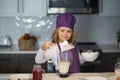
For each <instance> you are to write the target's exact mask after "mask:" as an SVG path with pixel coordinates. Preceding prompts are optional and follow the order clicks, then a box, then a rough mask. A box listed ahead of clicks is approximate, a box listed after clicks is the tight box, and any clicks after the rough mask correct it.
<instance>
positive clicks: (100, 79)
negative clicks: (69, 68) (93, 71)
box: [86, 76, 108, 80]
mask: <svg viewBox="0 0 120 80" xmlns="http://www.w3.org/2000/svg"><path fill="white" fill-rule="evenodd" d="M86 79H87V80H108V79H107V78H105V77H101V76H91V77H87V78H86Z"/></svg>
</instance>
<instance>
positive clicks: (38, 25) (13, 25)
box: [0, 14, 120, 45]
mask: <svg viewBox="0 0 120 80" xmlns="http://www.w3.org/2000/svg"><path fill="white" fill-rule="evenodd" d="M75 17H76V19H77V23H76V24H75V31H76V33H77V41H81V42H88V41H89V42H91V41H94V42H97V43H98V44H116V43H117V39H116V31H117V30H119V29H120V17H119V16H117V17H112V16H99V15H77V14H76V15H75ZM55 19H56V15H49V16H47V17H1V18H0V35H4V34H8V35H9V36H10V37H11V38H12V41H13V43H14V44H17V43H18V38H19V37H20V36H21V35H23V34H24V33H31V34H32V35H35V36H36V37H37V39H38V43H39V45H40V44H41V43H43V42H44V41H48V40H51V38H50V37H51V34H52V32H53V30H54V29H55V22H56V20H55Z"/></svg>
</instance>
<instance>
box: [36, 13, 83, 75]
mask: <svg viewBox="0 0 120 80" xmlns="http://www.w3.org/2000/svg"><path fill="white" fill-rule="evenodd" d="M75 22H76V19H75V17H74V16H73V15H72V14H68V13H64V14H59V15H58V16H57V20H56V29H55V31H54V32H53V34H52V39H53V41H52V42H45V43H43V45H42V46H41V48H40V50H39V51H38V53H37V55H36V57H35V62H36V63H44V62H46V61H47V60H49V59H51V60H52V62H53V63H54V65H55V69H56V71H58V63H57V60H58V59H57V58H58V57H57V55H58V52H60V50H59V47H58V45H59V46H60V48H61V51H66V50H71V51H72V55H73V59H72V63H71V66H70V69H69V72H70V73H78V72H80V63H83V62H84V59H83V58H82V57H81V55H80V53H79V51H78V49H77V47H76V46H75V45H73V43H74V42H75V41H76V34H75V32H74V24H75ZM67 42H68V43H67Z"/></svg>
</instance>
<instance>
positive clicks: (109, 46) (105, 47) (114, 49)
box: [99, 44, 120, 53]
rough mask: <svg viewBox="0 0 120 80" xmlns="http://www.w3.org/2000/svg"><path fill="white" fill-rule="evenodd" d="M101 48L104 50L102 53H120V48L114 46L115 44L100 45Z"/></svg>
mask: <svg viewBox="0 0 120 80" xmlns="http://www.w3.org/2000/svg"><path fill="white" fill-rule="evenodd" d="M99 47H100V48H101V49H102V51H103V52H104V53H105V52H109V53H110V52H119V53H120V47H119V48H118V46H117V45H113V44H107V45H106V44H103V45H99Z"/></svg>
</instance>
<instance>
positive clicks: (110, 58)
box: [102, 52, 120, 72]
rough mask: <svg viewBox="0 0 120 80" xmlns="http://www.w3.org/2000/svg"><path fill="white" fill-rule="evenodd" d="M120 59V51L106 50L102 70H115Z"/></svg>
mask: <svg viewBox="0 0 120 80" xmlns="http://www.w3.org/2000/svg"><path fill="white" fill-rule="evenodd" d="M118 59H120V52H105V53H103V57H102V71H103V72H114V65H115V63H116V62H117V60H118Z"/></svg>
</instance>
